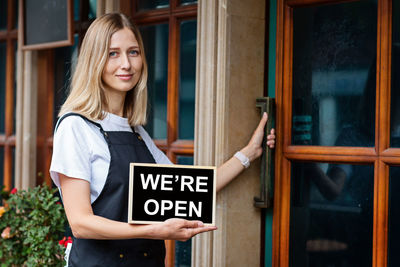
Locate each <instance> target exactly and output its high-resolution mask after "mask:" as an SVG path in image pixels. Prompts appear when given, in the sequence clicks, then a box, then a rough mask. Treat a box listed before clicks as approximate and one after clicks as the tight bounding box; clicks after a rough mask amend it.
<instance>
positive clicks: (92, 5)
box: [88, 0, 97, 19]
mask: <svg viewBox="0 0 400 267" xmlns="http://www.w3.org/2000/svg"><path fill="white" fill-rule="evenodd" d="M96 9H97V0H89V14H88V18H89V19H94V18H96V12H97V11H96Z"/></svg>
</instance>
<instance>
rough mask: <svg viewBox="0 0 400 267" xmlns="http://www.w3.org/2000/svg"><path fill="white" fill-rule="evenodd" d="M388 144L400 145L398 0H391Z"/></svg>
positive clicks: (399, 10) (399, 17) (399, 19)
mask: <svg viewBox="0 0 400 267" xmlns="http://www.w3.org/2000/svg"><path fill="white" fill-rule="evenodd" d="M392 7H393V26H392V29H393V32H392V75H391V77H392V89H391V94H392V97H391V100H392V104H391V105H390V114H391V117H390V130H391V134H390V145H391V146H392V147H400V2H399V1H393V2H392Z"/></svg>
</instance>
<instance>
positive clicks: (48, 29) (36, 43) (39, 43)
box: [20, 0, 74, 50]
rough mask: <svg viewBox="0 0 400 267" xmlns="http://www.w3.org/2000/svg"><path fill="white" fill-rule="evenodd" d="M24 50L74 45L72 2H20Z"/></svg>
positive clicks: (41, 0)
mask: <svg viewBox="0 0 400 267" xmlns="http://www.w3.org/2000/svg"><path fill="white" fill-rule="evenodd" d="M20 7H21V8H20V15H21V17H22V39H23V40H22V44H23V45H22V49H24V50H37V49H47V48H54V47H61V46H69V45H72V44H73V32H74V31H73V17H72V0H20Z"/></svg>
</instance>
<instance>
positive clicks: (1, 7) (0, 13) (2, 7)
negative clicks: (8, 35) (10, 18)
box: [0, 0, 8, 31]
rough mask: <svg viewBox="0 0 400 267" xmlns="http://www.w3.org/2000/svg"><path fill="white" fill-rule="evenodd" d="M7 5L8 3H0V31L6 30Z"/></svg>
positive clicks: (3, 0)
mask: <svg viewBox="0 0 400 267" xmlns="http://www.w3.org/2000/svg"><path fill="white" fill-rule="evenodd" d="M7 3H8V1H5V0H2V1H0V31H1V30H7Z"/></svg>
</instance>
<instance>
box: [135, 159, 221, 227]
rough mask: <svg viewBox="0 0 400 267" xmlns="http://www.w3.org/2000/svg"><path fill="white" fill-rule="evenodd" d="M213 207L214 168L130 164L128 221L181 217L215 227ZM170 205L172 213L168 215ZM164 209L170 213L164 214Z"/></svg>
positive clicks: (137, 222) (145, 222)
mask: <svg viewBox="0 0 400 267" xmlns="http://www.w3.org/2000/svg"><path fill="white" fill-rule="evenodd" d="M142 175H143V176H142ZM146 175H147V176H146ZM158 175H159V176H158ZM139 176H140V178H139ZM156 176H158V177H157V179H156V178H155V177H156ZM149 177H151V179H150V180H149ZM135 178H136V180H135ZM164 178H165V179H164ZM210 178H211V179H210ZM145 179H147V180H145ZM155 181H157V182H155ZM163 182H165V184H164V183H163ZM143 183H145V185H144V184H143ZM144 187H146V188H144ZM162 188H164V189H162ZM165 203H167V204H168V206H166V205H165ZM171 205H172V206H171ZM196 205H197V206H196ZM215 206H216V167H213V166H188V165H166V164H149V163H131V164H130V171H129V197H128V223H131V224H157V223H162V222H164V221H165V220H167V219H170V218H182V219H186V220H200V221H202V222H203V223H204V225H209V226H215ZM172 207H173V208H174V215H171V213H172V210H173V208H172ZM164 208H165V209H164ZM185 209H187V210H185ZM150 210H151V211H150ZM164 210H165V213H169V214H163V213H164ZM185 212H186V213H187V214H185ZM149 213H154V214H149Z"/></svg>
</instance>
